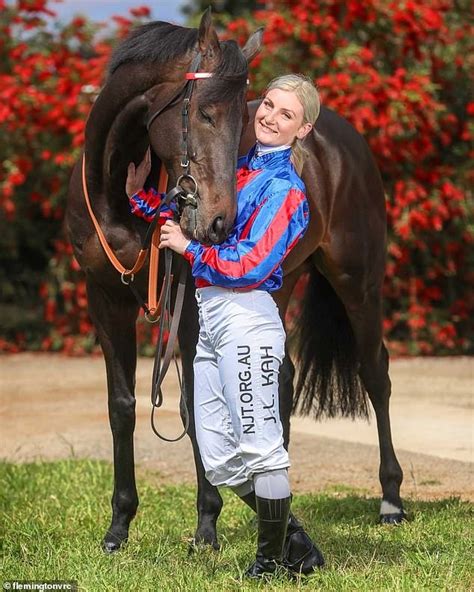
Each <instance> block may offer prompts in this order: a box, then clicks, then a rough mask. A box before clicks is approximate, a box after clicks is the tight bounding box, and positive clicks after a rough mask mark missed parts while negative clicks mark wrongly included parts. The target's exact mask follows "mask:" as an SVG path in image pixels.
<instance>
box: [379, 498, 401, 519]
mask: <svg viewBox="0 0 474 592" xmlns="http://www.w3.org/2000/svg"><path fill="white" fill-rule="evenodd" d="M406 519H407V516H406V514H405V510H404V509H403V508H399V507H398V506H396V505H395V504H392V503H390V502H387V501H385V500H383V501H382V504H381V506H380V520H379V522H380V524H401V523H402V522H403V521H404V520H406Z"/></svg>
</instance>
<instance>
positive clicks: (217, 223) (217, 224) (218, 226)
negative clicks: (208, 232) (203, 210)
mask: <svg viewBox="0 0 474 592" xmlns="http://www.w3.org/2000/svg"><path fill="white" fill-rule="evenodd" d="M212 229H213V230H214V232H215V233H216V234H221V232H222V231H223V230H224V220H223V219H222V217H221V216H217V218H216V219H215V220H214V222H213V223H212Z"/></svg>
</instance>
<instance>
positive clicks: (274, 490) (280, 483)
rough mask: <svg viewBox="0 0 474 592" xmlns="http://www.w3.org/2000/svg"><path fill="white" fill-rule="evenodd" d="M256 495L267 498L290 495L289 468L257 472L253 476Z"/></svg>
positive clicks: (281, 497) (280, 497)
mask: <svg viewBox="0 0 474 592" xmlns="http://www.w3.org/2000/svg"><path fill="white" fill-rule="evenodd" d="M253 482H254V485H255V495H258V497H264V498H266V499H283V498H286V497H290V479H289V478H288V471H287V469H278V470H276V471H267V472H266V473H257V474H255V475H254V477H253Z"/></svg>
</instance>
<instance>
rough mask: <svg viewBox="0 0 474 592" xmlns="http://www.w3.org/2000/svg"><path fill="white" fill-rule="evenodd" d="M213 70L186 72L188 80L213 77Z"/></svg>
mask: <svg viewBox="0 0 474 592" xmlns="http://www.w3.org/2000/svg"><path fill="white" fill-rule="evenodd" d="M212 76H213V73H212V72H186V80H199V78H212Z"/></svg>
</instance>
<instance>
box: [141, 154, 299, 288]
mask: <svg viewBox="0 0 474 592" xmlns="http://www.w3.org/2000/svg"><path fill="white" fill-rule="evenodd" d="M290 156H291V149H288V150H281V151H278V152H268V153H266V154H262V155H261V156H256V155H255V147H254V148H252V149H251V150H250V152H249V153H248V155H247V156H244V157H242V158H240V159H239V162H238V166H237V216H236V219H235V222H234V227H233V229H232V231H231V233H230V235H229V236H228V237H227V238H226V240H225V241H224V242H223V243H221V244H219V245H212V246H204V245H202V244H201V243H199V242H197V241H195V240H192V241H191V242H190V244H189V246H188V247H187V248H186V251H185V253H184V257H185V258H186V259H187V260H188V261H189V262H190V263H191V266H192V273H193V277H194V279H195V282H196V287H198V288H201V287H205V286H220V287H223V288H235V289H244V290H250V289H258V290H265V291H267V292H273V291H275V290H278V288H280V287H281V284H282V281H283V279H282V276H283V273H282V268H281V264H282V262H283V260H284V259H285V257H286V256H287V255H288V253H289V252H290V251H291V249H292V248H293V247H294V246H295V245H296V243H297V242H298V241H299V240H300V238H301V237H302V236H303V234H304V233H305V231H306V228H307V226H308V221H309V206H308V202H307V199H306V194H305V186H304V183H303V181H302V180H301V178H300V177H299V176H298V174H297V173H296V171H295V169H294V167H293V165H292V163H291V160H290ZM148 195H149V193H145V192H139V193H138V194H137V196H139V197H140V199H142V200H144V202H145V203H144V204H143V205H142V206H136V207H137V211H138V209H139V211H140V212H143V213H144V214H145V215H147V216H149V217H151V218H150V219H152V218H153V212H154V211H156V208H157V207H159V203H160V199H159V198H158V199H157V201H154V200H155V197H154V196H153V195H152V196H151V197H152V200H149V198H148ZM155 195H158V194H157V193H156V191H155ZM134 197H135V196H134ZM153 208H154V209H153ZM143 213H140V214H139V215H142V217H145V215H144V214H143ZM171 217H172V216H171ZM160 218H161V213H160Z"/></svg>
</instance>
